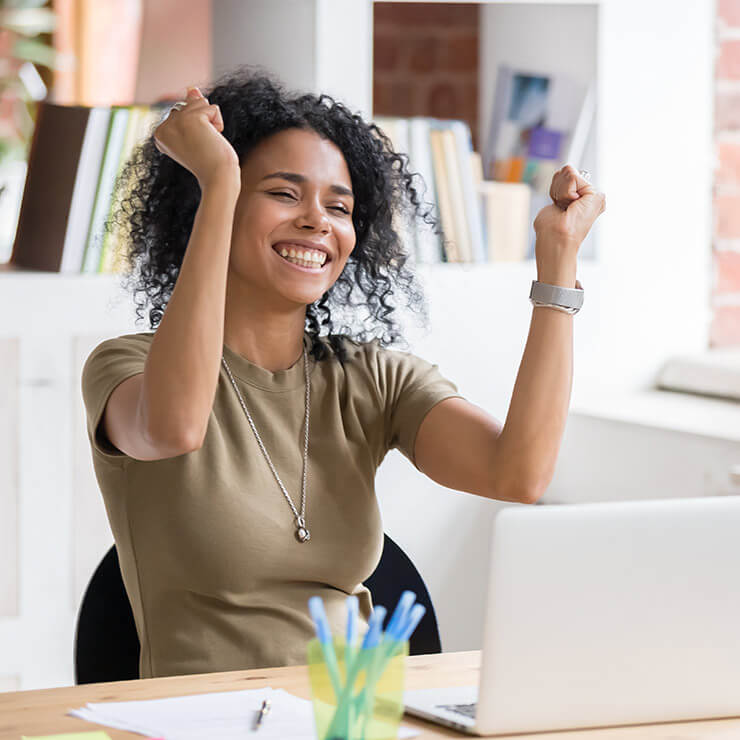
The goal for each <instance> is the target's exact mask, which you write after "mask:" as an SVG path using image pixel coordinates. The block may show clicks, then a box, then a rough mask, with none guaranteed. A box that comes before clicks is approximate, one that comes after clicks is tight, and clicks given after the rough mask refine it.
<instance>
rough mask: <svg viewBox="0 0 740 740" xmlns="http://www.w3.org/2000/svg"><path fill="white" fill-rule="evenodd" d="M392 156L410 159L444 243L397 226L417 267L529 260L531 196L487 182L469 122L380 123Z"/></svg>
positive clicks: (423, 230) (416, 228) (427, 231)
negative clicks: (431, 264) (450, 263)
mask: <svg viewBox="0 0 740 740" xmlns="http://www.w3.org/2000/svg"><path fill="white" fill-rule="evenodd" d="M374 120H375V123H376V124H377V125H378V126H379V127H380V128H381V129H382V130H383V131H384V133H386V134H387V135H388V137H389V138H390V140H391V143H392V145H393V148H394V149H395V151H397V152H399V153H403V154H406V155H407V156H408V158H409V169H410V170H411V171H412V172H415V173H418V174H419V175H420V176H421V180H423V184H422V182H421V181H420V180H419V179H418V178H415V179H414V185H415V187H416V188H417V190H419V191H422V199H423V201H424V202H425V203H428V204H430V205H431V206H432V213H433V214H434V216H435V217H436V218H437V219H438V220H439V222H440V224H441V226H442V230H443V232H444V238H440V236H439V235H437V234H435V233H434V231H433V230H432V229H431V228H430V227H428V226H426V225H425V224H423V223H422V222H416V223H413V224H406V223H403V224H402V223H398V222H397V223H396V230H397V231H399V233H400V234H401V236H402V239H403V240H404V243H405V244H406V245H407V247H408V249H409V251H411V252H412V253H413V254H414V255H415V257H416V260H417V261H418V262H423V263H438V262H467V263H483V262H500V261H511V260H517V261H518V260H522V259H524V258H525V257H526V252H527V246H528V244H529V231H530V223H531V222H530V221H529V214H530V190H529V188H528V187H526V186H525V185H521V184H508V183H507V184H504V183H495V182H489V181H486V180H484V179H483V167H482V161H481V157H480V155H479V154H478V153H477V152H475V151H474V150H473V146H472V139H471V136H470V127H469V126H468V124H467V123H466V122H464V121H456V120H442V119H437V118H426V117H413V118H396V117H391V116H376V117H375V119H374Z"/></svg>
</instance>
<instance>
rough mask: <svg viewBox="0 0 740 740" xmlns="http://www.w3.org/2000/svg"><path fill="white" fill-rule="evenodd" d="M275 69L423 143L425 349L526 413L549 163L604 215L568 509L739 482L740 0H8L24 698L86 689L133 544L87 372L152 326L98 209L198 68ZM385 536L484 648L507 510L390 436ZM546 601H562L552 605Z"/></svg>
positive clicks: (2, 438)
mask: <svg viewBox="0 0 740 740" xmlns="http://www.w3.org/2000/svg"><path fill="white" fill-rule="evenodd" d="M240 64H252V65H260V66H262V67H264V68H265V69H267V70H269V71H271V72H273V73H274V74H276V75H277V76H278V77H279V78H280V79H281V80H282V81H283V82H284V83H285V84H286V85H287V86H288V87H290V88H293V89H296V90H311V91H314V92H326V93H329V94H331V95H333V96H335V97H336V98H338V99H340V100H342V101H343V102H345V103H346V104H347V105H349V106H350V107H351V108H352V109H354V110H357V111H360V112H361V113H362V114H363V115H364V116H365V117H366V118H368V119H373V120H375V121H376V122H378V124H379V125H380V126H381V127H382V128H383V129H384V130H385V131H386V132H387V133H388V134H389V136H391V138H392V140H393V143H394V145H395V147H396V148H397V149H399V150H401V151H404V152H408V154H409V156H410V162H411V168H412V169H414V170H415V171H418V172H420V173H422V174H423V176H424V180H425V182H426V184H427V198H428V200H429V201H430V202H432V203H435V204H436V206H437V207H438V209H439V211H438V212H439V215H440V218H441V219H442V222H443V226H444V227H445V232H446V235H447V237H448V239H447V241H446V242H444V243H442V242H441V241H439V240H435V238H434V236H433V235H431V234H430V233H429V232H425V231H424V230H421V229H417V228H415V227H413V226H412V225H409V224H406V225H405V229H406V231H405V238H406V239H407V240H408V249H409V252H410V254H412V255H413V258H414V259H415V260H416V262H417V269H418V272H419V274H420V276H421V279H422V281H423V283H424V285H425V287H426V290H427V295H428V300H429V309H430V325H429V327H427V328H426V329H419V328H414V327H410V329H409V334H408V337H409V342H410V348H411V349H412V350H413V351H414V352H415V353H417V354H419V355H420V356H422V357H424V358H426V359H428V360H430V361H433V362H435V363H437V364H439V366H440V369H441V370H442V372H443V373H444V374H445V375H447V376H448V377H449V378H451V379H452V380H453V381H455V382H456V383H457V384H458V386H459V388H460V391H461V393H463V395H465V396H466V397H467V398H469V399H470V400H471V401H473V402H475V403H478V404H479V405H481V406H483V407H484V408H486V409H487V410H489V411H490V412H491V413H493V414H494V415H495V416H497V417H499V418H500V419H502V420H503V419H504V418H505V415H506V410H507V407H508V402H509V397H510V394H511V391H512V388H513V383H514V379H515V376H516V371H517V368H518V363H519V360H520V359H521V353H522V350H523V346H524V341H525V339H526V334H527V330H528V324H529V319H530V316H531V309H530V305H529V302H528V300H527V296H528V292H529V285H530V281H531V280H532V279H534V277H535V266H534V260H533V258H532V248H533V230H532V220H533V218H534V215H535V214H536V212H537V211H538V210H539V208H540V207H542V205H544V204H545V203H546V202H547V198H546V194H547V187H548V186H549V179H550V178H551V175H552V172H553V171H554V170H555V169H557V168H558V167H559V166H561V165H562V164H563V163H565V162H569V163H571V164H573V165H574V166H577V167H579V168H584V169H587V170H589V172H591V173H592V179H593V181H594V182H595V184H596V186H597V187H598V188H599V189H600V190H603V191H604V192H606V194H607V211H606V213H605V214H604V215H602V216H601V217H600V219H599V221H598V222H597V225H596V226H595V228H594V230H593V232H592V234H591V235H590V236H589V237H588V239H587V240H586V242H585V243H584V245H583V246H582V249H581V262H580V268H579V278H580V280H581V282H582V283H583V284H584V287H585V290H586V298H585V305H584V308H583V310H582V311H581V312H580V313H579V314H578V316H577V317H576V318H575V329H576V346H575V362H576V371H575V380H574V389H573V402H572V407H571V414H570V417H569V421H568V426H567V430H566V436H565V440H564V444H563V449H562V453H561V456H560V460H559V464H558V468H557V471H556V474H555V477H554V480H553V482H552V484H551V486H550V488H549V490H548V492H547V493H546V495H545V497H544V499H543V503H546V504H568V503H574V502H581V501H604V500H620V499H645V498H662V497H688V496H704V495H734V494H736V493H737V492H738V491H740V446H739V445H738V443H739V442H740V406H738V399H740V350H739V349H738V345H740V207H739V206H740V201H739V200H738V193H739V190H738V185H739V184H740V0H716V2H714V1H713V0H678V2H677V1H676V0H593V1H591V2H580V1H577V2H574V1H571V2H568V3H560V2H557V1H555V0H548V1H547V2H529V0H517V1H516V2H495V1H488V2H473V3H471V2H465V3H463V2H415V1H414V0H408V1H407V2H382V1H380V0H375V1H373V0H187V2H182V0H179V1H178V2H175V0H56V1H54V2H42V1H41V0H36V1H34V0H27V1H25V2H24V1H23V0H16V1H15V2H11V1H9V0H4V1H3V2H0V379H1V380H2V382H0V691H8V690H16V689H31V688H40V687H47V686H59V685H68V684H71V683H73V681H74V677H73V667H72V666H73V662H72V654H73V641H74V629H75V620H76V615H77V610H78V608H79V604H80V600H81V598H82V595H83V593H84V590H85V588H86V585H87V583H88V581H89V579H90V576H91V574H92V573H93V571H94V569H95V567H96V565H97V564H98V562H99V561H100V559H101V557H102V556H103V554H104V553H105V552H106V550H107V549H108V548H109V547H110V545H111V544H112V536H111V533H110V529H109V527H108V523H107V519H106V515H105V511H104V508H103V504H102V500H101V497H100V493H99V491H98V488H97V484H96V481H95V478H94V475H93V470H92V463H91V459H90V452H89V447H88V442H87V438H86V434H85V428H84V414H83V407H82V400H81V396H80V373H81V369H82V365H83V363H84V360H85V358H86V357H87V354H88V353H89V352H90V350H91V349H92V348H93V347H94V346H95V345H96V344H97V343H98V342H100V341H101V340H102V339H104V338H107V337H110V336H116V335H119V334H124V333H129V332H132V331H146V330H148V326H146V325H143V324H138V325H137V324H135V323H134V316H133V308H132V302H131V299H130V297H128V296H127V295H126V294H125V293H124V292H123V291H122V289H121V286H120V283H121V279H120V275H118V274H117V273H118V270H119V269H120V262H119V260H118V257H119V256H120V253H119V252H117V250H118V249H119V248H120V246H121V245H120V244H119V243H118V242H117V240H116V239H115V238H114V239H108V241H106V240H105V239H104V238H103V237H102V236H101V233H100V230H99V226H100V224H101V223H102V221H103V220H104V218H105V215H106V213H107V212H108V211H109V208H110V203H111V198H112V197H113V184H114V181H115V175H116V173H117V172H118V171H120V167H121V166H122V163H123V162H124V161H125V160H126V158H127V156H128V155H129V154H130V153H131V151H132V150H133V147H134V146H135V145H136V143H137V142H138V141H140V140H141V138H142V137H143V136H145V135H147V134H148V133H149V132H150V131H151V128H152V127H153V126H154V125H156V121H158V120H159V118H161V115H162V114H163V111H164V110H165V109H166V105H167V103H168V101H169V102H171V101H173V100H176V99H179V98H182V97H184V93H185V88H186V86H188V85H192V84H196V85H200V86H202V87H205V86H207V85H208V83H209V82H210V81H211V80H213V79H215V78H216V77H217V76H218V75H220V74H221V73H223V72H226V71H228V70H230V69H232V68H233V67H234V66H236V65H240ZM377 488H378V495H379V497H380V501H381V507H382V510H383V516H384V521H385V526H386V530H387V531H388V532H389V534H390V535H391V536H392V537H393V538H394V539H395V540H396V541H397V542H399V543H400V544H401V545H402V546H403V547H404V549H405V550H406V552H407V553H408V554H409V555H410V556H411V558H412V559H413V560H414V562H415V563H416V565H417V567H418V568H419V569H420V571H421V572H422V575H423V576H424V577H425V579H426V581H427V584H428V586H429V590H430V592H431V595H432V599H433V601H434V603H435V605H436V609H437V617H438V620H439V623H440V629H441V633H442V643H443V648H444V649H445V650H446V651H455V650H469V649H477V648H478V647H480V638H481V626H482V611H483V592H484V588H485V579H486V560H487V552H488V547H489V532H490V527H491V522H492V519H493V517H494V515H495V513H496V512H497V511H498V510H499V509H500V508H501V506H503V505H504V504H499V503H497V502H493V501H485V500H482V499H479V498H478V497H475V496H471V495H467V494H462V493H458V492H452V491H449V490H447V489H444V488H442V487H440V486H437V485H436V484H434V483H432V482H431V481H429V480H428V479H426V478H425V477H423V476H422V475H420V474H419V473H418V472H417V471H416V470H415V469H414V468H413V467H412V466H411V465H410V464H409V463H408V462H407V461H406V460H405V458H403V457H402V456H401V455H399V454H398V453H395V452H393V453H391V454H389V456H388V457H387V459H386V460H385V462H384V463H383V465H382V466H381V468H380V471H379V474H378V481H377ZM546 618H547V617H546V615H543V619H546Z"/></svg>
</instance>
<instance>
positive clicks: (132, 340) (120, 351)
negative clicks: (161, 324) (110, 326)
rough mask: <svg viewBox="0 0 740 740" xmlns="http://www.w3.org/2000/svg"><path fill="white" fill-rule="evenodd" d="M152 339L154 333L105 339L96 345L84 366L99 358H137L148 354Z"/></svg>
mask: <svg viewBox="0 0 740 740" xmlns="http://www.w3.org/2000/svg"><path fill="white" fill-rule="evenodd" d="M153 338H154V332H153V331H152V332H141V333H138V334H122V335H121V336H119V337H111V338H110V339H105V340H103V341H102V342H100V344H98V345H97V346H96V347H95V348H94V349H93V350H92V352H90V354H89V355H88V356H87V360H86V362H85V364H86V365H88V364H90V362H91V361H92V360H94V359H95V358H97V357H99V356H101V355H102V356H107V355H110V356H120V357H121V358H124V357H126V356H137V355H141V354H143V355H144V356H146V354H147V353H148V352H149V347H150V345H151V343H152V339H153Z"/></svg>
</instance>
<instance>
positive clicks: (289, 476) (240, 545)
mask: <svg viewBox="0 0 740 740" xmlns="http://www.w3.org/2000/svg"><path fill="white" fill-rule="evenodd" d="M153 336H154V333H153V332H148V333H141V334H129V335H125V336H121V337H117V338H115V339H109V340H106V341H105V342H102V343H101V344H100V345H98V346H97V347H96V348H95V349H94V350H93V352H92V353H91V354H90V356H89V357H88V359H87V362H86V363H85V367H84V369H83V373H82V393H83V398H84V401H85V407H86V412H87V431H88V437H89V439H90V443H91V447H92V458H93V464H94V467H95V474H96V477H97V480H98V483H99V485H100V490H101V492H102V494H103V500H104V502H105V508H106V511H107V514H108V519H109V521H110V525H111V529H112V531H113V536H114V538H115V541H116V546H117V549H118V554H119V558H120V563H121V571H122V574H123V580H124V584H125V586H126V591H127V593H128V596H129V599H130V601H131V606H132V609H133V613H134V619H135V621H136V629H137V631H138V634H139V639H140V642H141V657H140V661H139V669H140V675H141V677H142V678H150V677H155V676H168V675H180V674H190V673H206V672H212V671H227V670H237V669H246V668H262V667H269V666H280V665H291V664H301V663H305V662H306V653H305V650H306V644H307V642H308V640H309V639H310V638H311V637H312V636H313V625H312V622H311V618H310V616H309V613H308V599H309V597H311V596H313V595H319V596H321V597H322V598H323V600H324V603H325V605H326V611H327V614H328V617H329V621H330V624H331V627H332V631H333V632H334V634H342V632H343V629H344V627H343V625H344V622H345V618H346V616H345V615H346V612H345V599H346V597H347V595H348V594H356V595H357V596H358V597H359V598H360V612H361V615H362V617H363V619H364V620H365V621H366V620H367V618H368V616H369V613H370V609H371V600H370V594H369V592H368V591H367V589H366V588H365V587H364V586H363V585H362V582H363V581H364V580H365V579H366V578H367V577H368V576H370V574H371V573H372V572H373V570H374V569H375V566H376V565H377V563H378V561H379V559H380V554H381V551H382V546H383V528H382V524H381V520H380V512H379V509H378V505H377V501H376V497H375V490H374V480H375V473H376V470H377V468H378V466H379V465H380V463H381V462H382V460H383V458H384V457H385V455H386V453H387V452H388V450H389V449H391V448H394V447H395V448H398V449H399V450H401V452H403V453H404V454H405V455H406V456H407V457H408V458H409V459H411V461H412V462H413V451H414V440H415V438H416V432H417V430H418V428H419V425H420V423H421V421H422V419H423V418H424V416H425V415H426V413H427V412H428V411H429V410H430V409H431V408H432V407H433V406H434V405H435V404H437V403H439V402H440V401H442V400H444V399H446V398H450V397H453V396H457V395H459V394H458V392H457V388H456V387H455V385H454V384H453V383H451V382H450V381H448V380H446V379H445V378H444V377H442V375H440V373H439V372H438V370H437V366H436V365H431V364H429V363H428V362H425V361H424V360H421V359H419V358H418V357H415V356H414V355H411V354H408V353H405V352H399V351H393V350H386V349H382V348H381V347H379V345H378V344H377V343H376V342H373V343H367V344H360V343H355V342H352V341H349V340H344V341H345V346H346V347H347V351H348V355H349V359H348V361H347V362H346V363H345V365H344V366H342V365H341V364H340V363H339V362H338V361H337V360H336V359H334V358H331V359H328V360H324V361H320V362H317V361H314V360H313V358H311V357H310V356H309V372H310V382H311V409H310V439H309V447H308V473H307V476H308V477H307V486H306V521H307V526H308V528H309V530H310V532H311V539H310V541H309V542H307V543H300V542H298V541H297V540H296V538H295V525H294V517H293V514H292V511H291V509H290V507H289V505H288V503H287V501H286V500H285V498H284V497H283V494H282V493H281V491H280V489H279V487H278V485H277V483H276V481H275V479H274V477H273V475H272V472H271V471H270V469H269V467H268V465H267V462H266V460H265V458H264V456H263V454H262V452H261V451H260V449H259V447H258V445H257V441H256V439H255V436H254V433H253V432H252V429H251V428H250V426H249V423H248V421H247V419H246V416H245V414H244V411H243V409H242V408H241V405H240V404H239V401H238V398H237V396H236V393H235V392H234V388H233V387H232V385H231V383H230V381H229V379H228V376H227V375H226V371H225V369H224V368H223V365H222V366H221V371H220V374H219V379H218V386H217V389H216V396H215V399H214V403H213V408H212V410H211V413H210V417H209V419H208V428H207V432H206V436H205V441H204V443H203V445H202V447H201V448H200V449H198V450H196V451H194V452H190V453H188V454H184V455H179V456H177V457H172V458H167V459H164V460H154V461H141V460H136V459H134V458H131V457H129V456H127V455H125V454H123V453H122V452H120V451H119V450H118V449H117V448H115V447H114V446H113V445H112V444H111V443H110V442H109V441H108V440H107V438H106V436H105V433H104V431H103V430H102V427H99V424H100V420H101V417H102V414H103V410H104V408H105V404H106V403H107V401H108V398H109V397H110V394H111V392H112V391H113V390H114V388H115V387H116V386H117V385H118V384H119V383H121V382H122V381H123V380H125V379H126V378H129V377H131V376H132V375H136V374H137V373H141V372H143V371H144V363H145V360H146V356H147V352H148V350H149V347H150V344H151V341H152V338H153ZM224 357H225V359H226V362H227V363H228V364H229V367H230V368H231V372H232V373H233V375H234V378H235V381H236V383H237V385H238V387H239V390H240V391H241V393H242V396H243V397H244V400H245V402H246V404H247V407H248V409H249V411H250V413H251V414H252V417H253V419H254V423H255V425H256V427H257V431H258V432H259V434H260V436H261V437H262V440H263V443H264V445H265V447H266V449H267V451H268V453H269V455H270V456H271V458H272V461H273V463H274V465H275V468H276V469H277V472H278V475H279V476H280V478H281V480H282V481H283V484H284V485H285V488H286V489H287V491H288V493H289V494H290V496H291V498H292V499H293V502H294V504H295V506H296V508H297V509H300V500H301V478H302V462H303V446H304V413H305V382H304V370H303V360H302V359H301V360H299V361H298V362H297V363H296V364H294V365H293V366H291V367H290V368H288V369H287V370H279V371H277V372H271V371H269V370H265V369H264V368H261V367H259V366H257V365H255V364H253V363H251V362H250V361H249V360H247V359H246V358H244V357H242V356H240V355H238V354H236V353H235V352H234V351H232V350H231V349H229V348H228V347H226V346H224ZM172 372H173V373H176V372H177V368H175V367H173V368H172ZM182 402H183V403H187V399H186V398H183V399H182ZM399 495H402V492H401V491H399ZM390 606H392V605H390Z"/></svg>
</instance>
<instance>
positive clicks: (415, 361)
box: [371, 345, 463, 466]
mask: <svg viewBox="0 0 740 740" xmlns="http://www.w3.org/2000/svg"><path fill="white" fill-rule="evenodd" d="M373 354H374V358H373V361H372V363H371V364H372V366H373V368H374V371H375V374H376V377H375V380H376V383H377V386H378V392H379V394H380V396H381V398H382V399H383V403H384V407H385V428H386V440H387V448H388V449H392V448H396V449H398V450H400V451H401V452H402V453H403V454H404V455H405V456H406V457H407V458H408V459H409V460H410V461H411V462H412V463H413V464H414V466H416V460H415V457H414V445H415V443H416V433H417V432H418V431H419V427H420V426H421V422H422V421H423V420H424V417H425V416H426V415H427V414H428V413H429V411H431V409H432V408H433V407H434V406H436V405H437V404H438V403H439V402H440V401H444V400H445V399H447V398H462V397H463V396H461V394H460V393H459V392H458V389H457V386H456V385H455V384H454V383H453V382H452V381H450V380H448V379H447V378H445V377H444V376H443V375H442V374H441V373H440V371H439V368H438V366H437V365H433V364H431V363H429V362H427V361H426V360H422V359H421V358H420V357H417V356H416V355H413V354H410V353H408V352H400V351H396V350H387V349H382V348H379V347H377V345H374V347H373Z"/></svg>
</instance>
